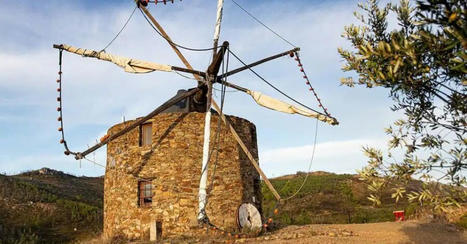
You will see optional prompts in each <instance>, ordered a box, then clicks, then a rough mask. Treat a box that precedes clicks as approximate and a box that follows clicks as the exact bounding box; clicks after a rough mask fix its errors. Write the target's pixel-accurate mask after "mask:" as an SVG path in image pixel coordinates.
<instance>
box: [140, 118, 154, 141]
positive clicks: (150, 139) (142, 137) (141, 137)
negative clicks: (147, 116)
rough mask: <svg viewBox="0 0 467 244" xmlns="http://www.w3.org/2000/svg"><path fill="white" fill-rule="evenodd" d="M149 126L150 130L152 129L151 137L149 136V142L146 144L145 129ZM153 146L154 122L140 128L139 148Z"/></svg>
mask: <svg viewBox="0 0 467 244" xmlns="http://www.w3.org/2000/svg"><path fill="white" fill-rule="evenodd" d="M147 126H149V128H151V135H150V136H149V142H146V144H145V143H144V142H145V141H144V138H145V134H144V132H145V131H144V128H145V127H147ZM151 144H152V122H149V123H144V124H142V125H140V126H139V146H140V147H143V146H150V145H151Z"/></svg>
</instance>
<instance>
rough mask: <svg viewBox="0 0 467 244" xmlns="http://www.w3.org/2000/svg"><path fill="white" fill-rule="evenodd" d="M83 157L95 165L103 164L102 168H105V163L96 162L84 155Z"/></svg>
mask: <svg viewBox="0 0 467 244" xmlns="http://www.w3.org/2000/svg"><path fill="white" fill-rule="evenodd" d="M83 159H84V160H86V161H88V162H91V163H93V164H95V165H98V166H101V167H102V168H104V169H105V166H104V165H102V164H100V163H98V162H96V161H95V160H91V159H88V158H86V157H83Z"/></svg>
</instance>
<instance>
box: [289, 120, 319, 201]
mask: <svg viewBox="0 0 467 244" xmlns="http://www.w3.org/2000/svg"><path fill="white" fill-rule="evenodd" d="M317 138H318V119H316V126H315V139H314V143H313V151H312V153H311V159H310V164H309V165H308V171H307V172H306V176H305V179H303V182H302V185H301V186H300V187H299V188H298V190H297V191H296V192H295V193H294V194H292V195H291V196H290V197H287V198H284V199H283V200H284V201H287V200H290V199H292V198H294V197H295V196H296V195H297V194H298V193H299V192H300V191H301V190H302V188H303V186H304V185H305V183H306V181H307V180H308V176H310V170H311V166H312V165H313V159H314V158H315V151H316V141H317Z"/></svg>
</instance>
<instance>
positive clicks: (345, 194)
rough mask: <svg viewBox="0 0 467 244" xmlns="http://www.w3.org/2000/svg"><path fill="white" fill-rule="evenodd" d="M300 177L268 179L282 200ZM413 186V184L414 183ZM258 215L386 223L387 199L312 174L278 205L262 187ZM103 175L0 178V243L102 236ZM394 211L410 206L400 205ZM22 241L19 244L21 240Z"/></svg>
mask: <svg viewBox="0 0 467 244" xmlns="http://www.w3.org/2000/svg"><path fill="white" fill-rule="evenodd" d="M306 175H307V174H306V173H303V172H298V173H297V174H294V175H285V176H281V177H277V178H274V179H271V182H272V184H273V185H274V186H275V188H276V189H277V190H278V191H279V193H280V194H281V196H282V197H283V198H284V199H285V198H287V197H288V196H291V195H292V194H293V193H295V192H296V190H297V189H298V188H299V187H300V186H301V185H302V182H303V179H304V178H305V177H306ZM414 185H416V184H414ZM262 190H263V213H264V216H265V217H266V218H268V217H269V216H273V218H274V225H275V227H281V226H285V225H290V224H295V225H304V224H336V223H366V222H381V221H392V220H393V218H394V217H393V214H392V211H393V210H395V209H396V208H395V207H394V204H393V200H392V199H391V197H390V194H389V193H386V194H385V197H384V199H383V206H382V207H381V208H373V207H372V206H371V203H370V201H368V200H367V199H366V196H367V189H366V185H365V184H364V183H363V182H361V181H360V180H359V179H358V177H356V176H355V175H350V174H342V175H339V174H333V173H328V172H313V173H310V174H309V177H308V179H307V181H306V182H305V184H304V185H303V187H302V189H301V191H300V192H299V193H298V194H296V196H295V197H293V198H291V199H290V200H287V201H285V203H284V204H282V205H279V207H278V209H279V214H278V215H273V210H274V207H275V201H274V198H273V196H272V194H271V193H270V192H269V190H268V189H267V188H266V186H265V185H264V184H263V186H262ZM102 202H103V177H77V176H73V175H69V174H66V173H63V172H61V171H56V170H53V169H48V168H42V169H40V170H35V171H29V172H25V173H22V174H18V175H13V176H6V175H0V243H14V241H18V240H19V242H20V243H23V242H27V243H64V242H72V241H76V240H84V239H90V238H93V237H96V236H98V235H100V233H101V232H102V217H103V216H102ZM397 209H405V210H408V214H410V212H411V211H412V210H411V207H410V206H409V205H408V204H407V203H406V202H402V203H400V204H399V206H398V208H397ZM21 241H22V242H21Z"/></svg>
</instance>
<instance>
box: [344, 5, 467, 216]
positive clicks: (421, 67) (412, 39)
mask: <svg viewBox="0 0 467 244" xmlns="http://www.w3.org/2000/svg"><path fill="white" fill-rule="evenodd" d="M359 8H360V12H356V13H355V16H356V18H357V19H358V20H359V23H360V24H359V25H349V26H346V27H345V31H344V34H343V37H344V38H346V39H347V40H348V41H349V42H350V44H351V49H350V50H345V49H342V48H339V49H338V52H339V54H340V55H341V57H342V58H343V60H344V66H343V68H342V69H343V70H344V71H347V72H354V74H356V75H354V76H357V77H358V78H356V79H354V78H352V75H350V77H345V78H342V79H341V83H342V84H343V85H346V86H349V87H354V86H356V85H362V86H366V87H368V88H373V87H383V88H386V89H387V90H388V92H389V96H390V97H391V98H392V99H393V101H394V105H393V107H392V108H391V109H392V110H394V111H403V114H404V115H403V117H402V118H400V119H399V120H397V121H395V122H394V123H393V124H392V125H391V126H389V128H386V129H385V131H386V133H387V134H388V135H390V138H391V139H390V140H389V142H388V150H387V153H383V152H382V151H381V150H379V149H376V148H371V147H365V148H364V152H365V154H366V155H367V156H368V158H369V160H368V164H367V166H366V167H364V168H363V169H362V170H361V171H359V174H360V176H361V178H363V179H365V180H367V182H368V184H369V185H368V188H369V190H370V192H371V195H370V196H369V197H368V198H369V200H371V201H372V202H373V203H374V204H375V205H380V204H381V194H382V192H383V189H392V192H393V193H392V197H393V198H394V199H395V201H396V203H397V202H398V201H399V200H400V199H402V198H408V200H410V201H419V202H420V204H424V205H425V206H427V204H428V206H431V207H432V209H433V210H436V211H446V210H447V209H449V206H452V205H459V203H460V202H463V201H465V200H466V196H467V193H466V191H465V188H464V187H465V186H466V175H465V172H466V169H467V137H466V136H467V118H466V117H467V116H466V114H467V78H466V77H467V64H466V59H467V52H466V48H467V20H466V11H467V10H466V5H465V2H464V1H462V0H424V1H418V2H416V3H411V2H409V1H408V0H402V1H400V2H399V3H398V4H391V3H389V4H384V5H382V6H380V4H379V2H378V1H377V0H368V1H367V2H366V3H363V4H359ZM392 20H394V21H392ZM389 21H392V22H390V23H393V22H397V26H396V27H394V28H393V29H391V30H390V29H389V27H388V22H389ZM395 151H398V152H399V154H400V155H399V156H396V155H395V153H394V152H395ZM414 177H416V178H418V179H421V180H423V182H424V185H423V186H424V187H423V188H419V189H408V188H407V186H408V185H409V182H411V181H412V179H413V178H414Z"/></svg>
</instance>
